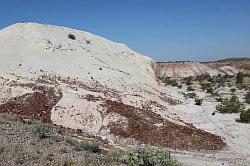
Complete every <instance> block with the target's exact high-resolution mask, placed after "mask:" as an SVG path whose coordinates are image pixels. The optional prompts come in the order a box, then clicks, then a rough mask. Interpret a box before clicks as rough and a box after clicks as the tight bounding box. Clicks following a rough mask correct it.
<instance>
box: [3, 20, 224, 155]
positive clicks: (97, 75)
mask: <svg viewBox="0 0 250 166" xmlns="http://www.w3.org/2000/svg"><path fill="white" fill-rule="evenodd" d="M0 64H1V65H0V112H11V113H16V114H19V115H22V116H29V117H33V118H40V119H42V120H44V121H47V122H51V123H54V124H56V125H60V126H63V127H64V128H70V129H78V130H77V132H79V131H80V132H81V133H87V134H90V135H97V136H101V137H102V138H105V137H110V133H112V134H113V135H116V136H121V137H132V138H134V139H136V140H137V141H139V142H142V143H148V144H157V145H162V146H166V147H174V148H179V149H200V148H203V149H209V150H210V149H221V148H223V147H224V146H225V144H224V143H223V141H222V140H221V139H220V137H218V136H215V135H213V134H210V133H208V132H205V131H202V130H198V129H196V128H195V127H194V126H192V125H191V124H188V123H185V118H184V114H185V113H183V112H182V111H175V110H174V109H173V108H172V106H170V104H174V103H180V102H181V101H180V100H181V99H183V96H182V95H180V94H174V93H172V94H170V93H169V92H168V91H167V90H166V89H164V88H163V87H160V86H159V85H158V83H157V82H156V76H155V71H154V68H155V66H154V65H155V62H154V61H153V60H152V59H151V58H149V57H146V56H143V55H141V54H139V53H137V52H135V51H133V50H131V49H129V48H128V47H127V46H126V45H124V44H120V43H115V42H112V41H109V40H107V39H104V38H102V37H99V36H96V35H93V34H90V33H88V32H83V31H79V30H73V29H69V28H65V27H60V26H52V25H41V24H36V23H18V24H14V25H12V26H9V27H7V28H5V29H2V30H0ZM176 96H177V97H176ZM178 96H179V97H178ZM177 98H178V99H177ZM111 136H112V135H111ZM193 136H195V137H196V138H199V140H200V141H199V142H197V141H195V140H196V139H188V140H187V141H188V142H185V141H182V140H184V139H185V138H187V137H193ZM173 138H174V139H173Z"/></svg>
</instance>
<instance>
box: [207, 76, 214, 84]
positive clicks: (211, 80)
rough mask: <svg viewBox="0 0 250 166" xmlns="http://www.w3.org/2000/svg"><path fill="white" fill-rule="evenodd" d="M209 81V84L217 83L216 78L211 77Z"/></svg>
mask: <svg viewBox="0 0 250 166" xmlns="http://www.w3.org/2000/svg"><path fill="white" fill-rule="evenodd" d="M207 80H208V81H209V82H211V83H214V82H215V80H214V77H209V78H208V79H207Z"/></svg>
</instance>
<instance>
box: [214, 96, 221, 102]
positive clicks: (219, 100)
mask: <svg viewBox="0 0 250 166" xmlns="http://www.w3.org/2000/svg"><path fill="white" fill-rule="evenodd" d="M215 100H216V101H217V102H222V101H223V98H222V97H221V96H219V97H216V98H215Z"/></svg>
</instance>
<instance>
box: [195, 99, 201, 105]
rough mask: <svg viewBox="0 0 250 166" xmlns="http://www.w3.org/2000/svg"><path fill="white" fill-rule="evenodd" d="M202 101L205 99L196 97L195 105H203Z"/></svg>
mask: <svg viewBox="0 0 250 166" xmlns="http://www.w3.org/2000/svg"><path fill="white" fill-rule="evenodd" d="M202 101H203V99H198V98H196V99H195V105H201V104H202Z"/></svg>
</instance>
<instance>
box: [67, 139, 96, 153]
mask: <svg viewBox="0 0 250 166" xmlns="http://www.w3.org/2000/svg"><path fill="white" fill-rule="evenodd" d="M66 142H67V143H69V144H70V145H71V146H73V147H74V148H75V149H76V150H78V151H82V150H86V151H89V152H93V153H97V152H100V147H99V142H97V141H90V140H83V141H77V140H75V139H73V138H68V139H66Z"/></svg>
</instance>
